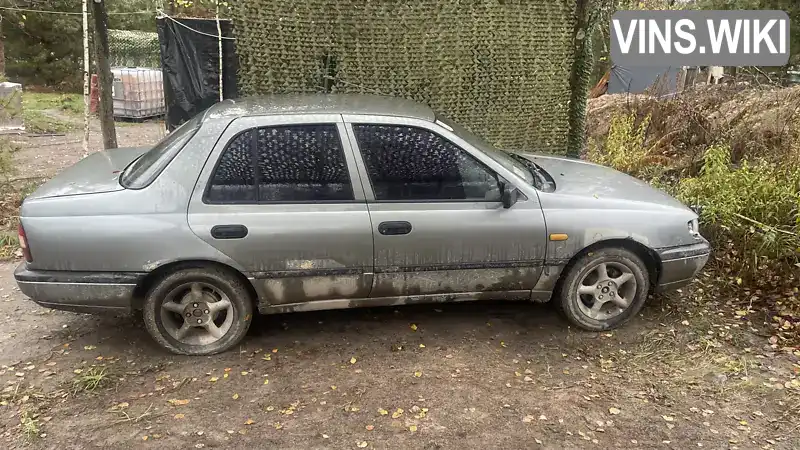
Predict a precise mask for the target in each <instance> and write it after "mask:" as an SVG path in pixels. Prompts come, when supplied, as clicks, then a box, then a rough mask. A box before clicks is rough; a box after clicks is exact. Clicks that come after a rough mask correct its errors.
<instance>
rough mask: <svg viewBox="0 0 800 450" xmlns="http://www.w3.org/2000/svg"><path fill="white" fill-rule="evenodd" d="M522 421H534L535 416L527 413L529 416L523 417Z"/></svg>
mask: <svg viewBox="0 0 800 450" xmlns="http://www.w3.org/2000/svg"><path fill="white" fill-rule="evenodd" d="M522 421H523V422H525V423H531V422H533V416H531V415H527V416H525V417H523V418H522Z"/></svg>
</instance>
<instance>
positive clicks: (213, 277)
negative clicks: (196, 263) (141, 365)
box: [142, 268, 253, 355]
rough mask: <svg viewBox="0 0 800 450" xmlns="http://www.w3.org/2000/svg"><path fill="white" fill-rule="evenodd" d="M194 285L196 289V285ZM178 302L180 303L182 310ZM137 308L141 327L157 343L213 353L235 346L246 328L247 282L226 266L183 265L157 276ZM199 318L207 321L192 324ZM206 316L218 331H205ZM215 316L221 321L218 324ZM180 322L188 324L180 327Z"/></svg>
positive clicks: (194, 352) (249, 305) (249, 309)
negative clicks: (215, 309) (202, 323)
mask: <svg viewBox="0 0 800 450" xmlns="http://www.w3.org/2000/svg"><path fill="white" fill-rule="evenodd" d="M198 286H199V292H200V294H199V295H198V294H197V292H198V291H196V290H195V288H197V287H198ZM184 289H188V290H187V291H184ZM184 292H185V293H184ZM198 299H199V300H198ZM223 300H227V303H225V302H223ZM217 302H222V303H217ZM223 304H225V305H227V306H225V307H224V309H220V310H218V311H216V312H215V311H214V308H216V307H217V306H218V305H223ZM165 305H166V306H165ZM193 305H197V306H199V307H200V308H193ZM203 305H206V306H205V308H208V309H203V308H204V306H203ZM219 307H220V308H221V307H222V306H219ZM180 308H185V309H183V313H181V311H180ZM142 309H143V311H142V312H143V314H142V315H143V317H144V324H145V328H147V331H148V332H149V333H150V336H152V337H153V339H154V340H155V341H156V342H157V343H158V345H160V346H161V347H163V348H165V349H167V350H169V351H171V352H173V353H176V354H180V355H213V354H216V353H221V352H224V351H226V350H228V349H230V348H231V347H233V346H235V345H236V344H238V343H239V342H241V340H242V339H243V338H244V336H245V334H247V330H248V329H249V328H250V323H251V322H252V318H253V299H252V297H251V295H250V292H249V291H248V290H247V287H246V285H245V284H244V283H243V282H242V281H241V280H239V279H238V278H237V277H236V276H235V275H232V274H231V273H230V272H228V271H226V270H223V269H219V268H185V269H178V270H176V271H175V272H172V273H169V274H168V275H165V276H164V277H163V278H161V279H160V280H158V281H157V282H156V283H155V284H154V285H153V287H152V288H151V289H150V291H149V292H148V293H147V296H146V297H145V301H144V305H143V308H142ZM173 309H175V311H173ZM198 311H199V312H200V315H198V316H197V317H195V315H194V314H193V313H197V312H198ZM223 311H224V315H223ZM203 312H205V313H206V314H203ZM229 316H230V317H229ZM185 317H189V318H190V320H187V319H186V318H185ZM201 320H202V321H205V324H206V326H200V325H196V323H197V322H200V321H201ZM181 321H183V322H181ZM195 321H197V322H195ZM208 322H214V325H215V326H216V330H215V332H216V334H217V335H212V333H211V331H208V326H209V325H211V324H209V323H208ZM217 322H221V323H222V325H219V326H217ZM190 323H191V324H190ZM179 324H182V326H179ZM183 328H187V329H188V330H187V331H186V332H184V333H182V331H183V330H182V329H183ZM204 333H207V336H205V337H204ZM178 336H180V337H178Z"/></svg>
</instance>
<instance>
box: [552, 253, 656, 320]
mask: <svg viewBox="0 0 800 450" xmlns="http://www.w3.org/2000/svg"><path fill="white" fill-rule="evenodd" d="M567 270H568V271H567V274H566V276H565V278H564V280H563V282H562V283H561V286H560V289H559V292H558V295H557V296H556V298H555V300H556V302H557V306H558V307H559V309H560V310H561V311H562V312H563V313H564V315H565V316H566V318H567V319H568V320H569V321H570V322H572V323H573V324H575V325H577V326H578V327H580V328H583V329H585V330H589V331H603V330H609V329H612V328H616V327H618V326H620V325H622V324H623V323H625V322H627V321H628V320H629V319H630V318H631V317H633V316H635V315H636V314H637V313H638V312H639V311H640V310H641V309H642V307H643V306H644V303H645V301H646V300H647V292H648V290H649V288H650V285H649V283H650V280H649V275H648V272H647V267H646V266H645V265H644V263H643V262H642V260H641V258H639V257H638V256H636V254H634V253H633V252H631V251H628V250H625V249H621V248H602V249H598V250H594V251H591V252H589V253H587V254H585V255H583V256H581V257H580V258H579V259H578V260H576V261H575V262H574V263H573V264H571V265H570V267H569V268H568V269H567Z"/></svg>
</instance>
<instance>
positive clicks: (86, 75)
mask: <svg viewBox="0 0 800 450" xmlns="http://www.w3.org/2000/svg"><path fill="white" fill-rule="evenodd" d="M83 154H84V156H85V155H88V154H89V7H88V5H87V0H83Z"/></svg>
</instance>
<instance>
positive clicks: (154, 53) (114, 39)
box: [108, 30, 161, 68]
mask: <svg viewBox="0 0 800 450" xmlns="http://www.w3.org/2000/svg"><path fill="white" fill-rule="evenodd" d="M108 49H109V57H110V58H111V67H152V68H160V67H161V59H160V58H161V54H160V49H159V44H158V33H155V32H149V31H131V30H108Z"/></svg>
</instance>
